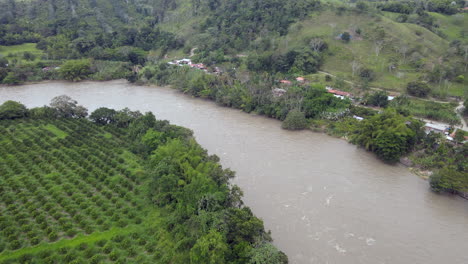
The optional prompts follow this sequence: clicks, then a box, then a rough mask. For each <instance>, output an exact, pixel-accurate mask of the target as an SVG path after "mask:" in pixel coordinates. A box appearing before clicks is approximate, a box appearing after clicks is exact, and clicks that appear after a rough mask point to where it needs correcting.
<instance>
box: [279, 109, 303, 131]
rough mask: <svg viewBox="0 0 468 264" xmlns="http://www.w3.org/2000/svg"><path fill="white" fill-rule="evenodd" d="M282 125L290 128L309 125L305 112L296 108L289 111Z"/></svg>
mask: <svg viewBox="0 0 468 264" xmlns="http://www.w3.org/2000/svg"><path fill="white" fill-rule="evenodd" d="M281 127H282V128H284V129H288V130H301V129H304V128H306V127H307V119H306V118H305V115H304V113H303V112H301V111H299V110H296V109H294V110H291V111H289V113H288V115H287V116H286V119H284V121H283V124H282V125H281Z"/></svg>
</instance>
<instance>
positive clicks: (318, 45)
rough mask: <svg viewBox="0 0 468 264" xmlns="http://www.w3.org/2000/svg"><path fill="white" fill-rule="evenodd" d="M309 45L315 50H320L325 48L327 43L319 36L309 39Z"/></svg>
mask: <svg viewBox="0 0 468 264" xmlns="http://www.w3.org/2000/svg"><path fill="white" fill-rule="evenodd" d="M309 46H310V47H311V48H312V50H313V51H315V52H320V51H322V50H324V49H326V48H327V43H325V42H324V41H323V40H322V39H321V38H313V39H311V40H310V41H309Z"/></svg>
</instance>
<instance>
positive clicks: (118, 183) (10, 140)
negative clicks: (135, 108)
mask: <svg viewBox="0 0 468 264" xmlns="http://www.w3.org/2000/svg"><path fill="white" fill-rule="evenodd" d="M126 146H127V145H126V143H125V140H124V139H123V135H122V133H121V132H120V131H119V130H117V129H111V128H103V127H100V126H97V125H95V124H93V123H91V122H89V121H86V120H53V121H44V120H29V119H22V120H15V121H0V152H1V154H0V175H2V177H1V178H0V196H1V201H0V215H1V216H0V230H1V231H0V263H29V262H31V263H110V262H118V263H131V262H133V263H157V262H159V261H160V260H161V257H163V256H164V253H163V252H164V247H165V246H168V245H171V242H170V241H168V240H166V238H165V237H166V236H165V235H164V231H163V230H160V229H159V228H158V225H157V223H158V219H159V213H158V211H157V210H156V209H154V208H153V207H151V206H149V204H148V200H147V198H146V197H145V194H144V193H145V192H144V190H142V188H143V187H142V186H143V184H144V183H145V179H144V177H143V175H144V174H143V173H142V172H143V168H142V166H141V160H140V158H138V157H137V156H135V155H134V154H132V153H131V152H129V151H127V150H126ZM150 234H151V235H150ZM36 261H37V262H36Z"/></svg>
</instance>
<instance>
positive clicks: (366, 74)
mask: <svg viewBox="0 0 468 264" xmlns="http://www.w3.org/2000/svg"><path fill="white" fill-rule="evenodd" d="M359 77H361V79H362V80H363V81H366V82H372V81H373V80H374V79H375V72H374V71H373V70H371V69H368V68H364V69H361V71H360V72H359Z"/></svg>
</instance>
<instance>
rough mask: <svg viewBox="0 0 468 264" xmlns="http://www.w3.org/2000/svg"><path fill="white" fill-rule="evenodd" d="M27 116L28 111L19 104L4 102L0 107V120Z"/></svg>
mask: <svg viewBox="0 0 468 264" xmlns="http://www.w3.org/2000/svg"><path fill="white" fill-rule="evenodd" d="M27 115H28V109H27V108H26V106H24V105H23V104H21V103H18V102H15V101H6V102H5V103H3V104H2V105H0V120H1V119H15V118H22V117H25V116H27Z"/></svg>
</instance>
